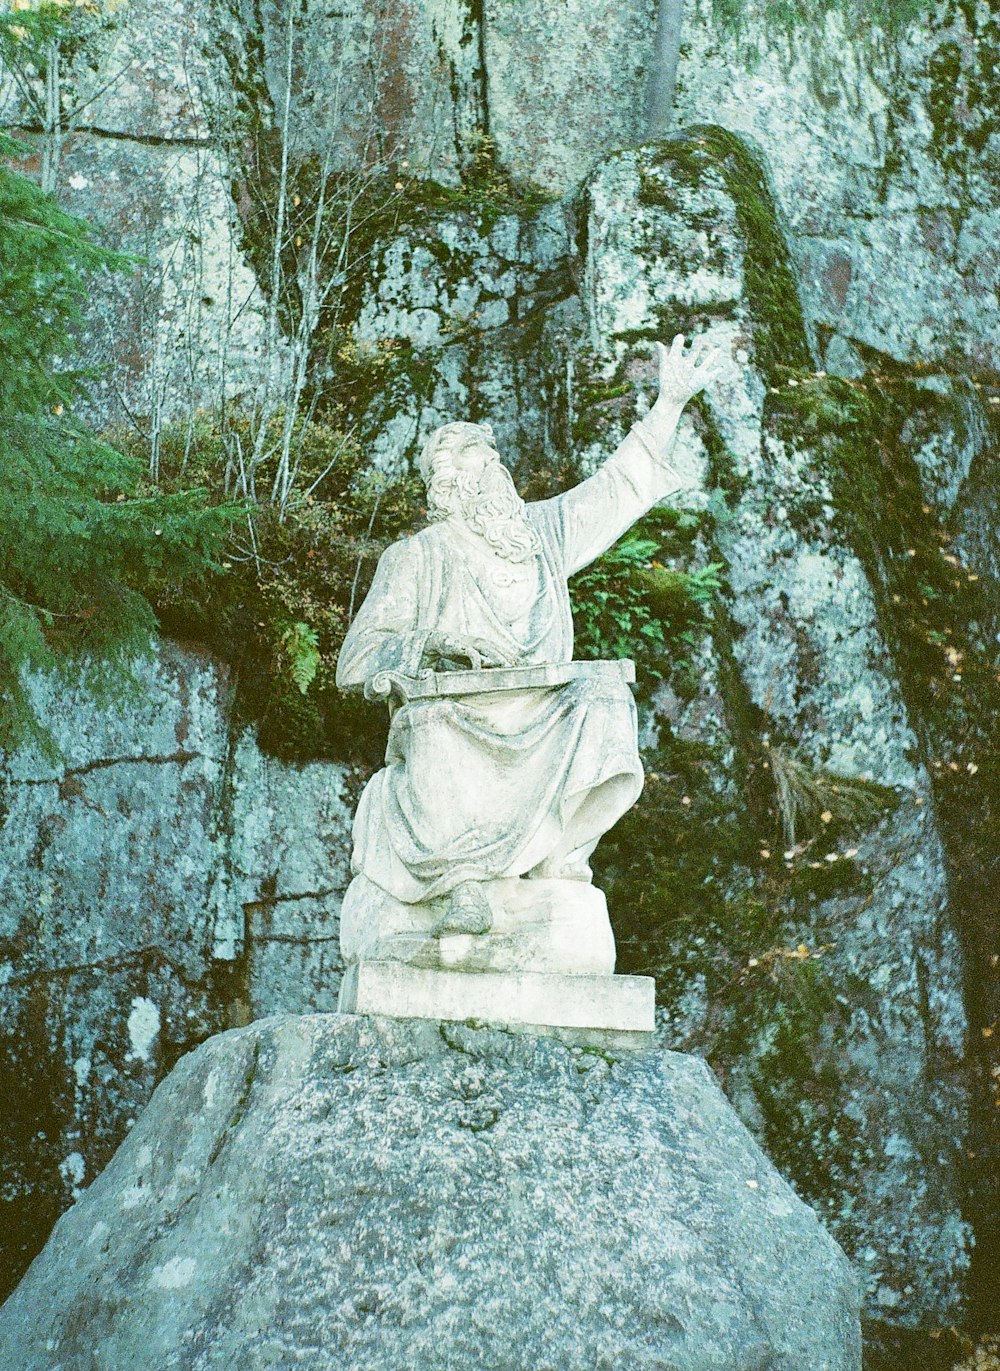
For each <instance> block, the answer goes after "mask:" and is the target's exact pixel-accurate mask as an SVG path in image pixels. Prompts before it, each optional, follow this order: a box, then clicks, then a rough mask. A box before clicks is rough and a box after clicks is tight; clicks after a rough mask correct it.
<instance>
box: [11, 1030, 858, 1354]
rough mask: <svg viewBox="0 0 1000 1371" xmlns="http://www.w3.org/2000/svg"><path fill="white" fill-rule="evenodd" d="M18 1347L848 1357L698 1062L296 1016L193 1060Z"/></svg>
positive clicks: (745, 1146) (843, 1316)
mask: <svg viewBox="0 0 1000 1371" xmlns="http://www.w3.org/2000/svg"><path fill="white" fill-rule="evenodd" d="M0 1342H2V1343H3V1345H4V1347H5V1349H6V1359H5V1365H6V1367H7V1368H8V1369H9V1371H52V1368H53V1367H55V1366H58V1367H60V1368H62V1371H83V1368H84V1367H86V1368H87V1371H119V1368H121V1369H122V1371H124V1368H126V1367H132V1366H136V1365H140V1364H141V1365H151V1364H155V1365H156V1366H157V1367H159V1368H162V1371H171V1369H172V1368H174V1369H175V1371H180V1368H184V1371H209V1368H222V1367H232V1366H240V1367H241V1368H244V1369H245V1371H255V1369H256V1368H263V1367H283V1368H291V1367H293V1366H298V1365H303V1364H308V1365H310V1366H314V1367H316V1368H327V1367H329V1368H331V1371H332V1368H333V1367H340V1366H344V1365H350V1366H352V1367H355V1368H357V1369H358V1371H362V1368H364V1369H365V1371H378V1369H379V1368H386V1369H387V1371H388V1369H389V1368H392V1371H396V1368H398V1367H401V1366H404V1365H405V1366H407V1367H412V1368H414V1369H415V1371H419V1369H420V1368H427V1369H428V1371H432V1369H433V1371H437V1368H439V1367H440V1366H442V1365H448V1366H451V1367H453V1368H456V1371H457V1369H458V1368H464V1367H469V1368H472V1367H476V1368H479V1367H482V1366H489V1367H491V1368H495V1371H505V1369H507V1368H509V1371H522V1368H524V1367H525V1366H538V1367H541V1366H548V1367H552V1368H553V1371H579V1368H581V1367H584V1366H587V1367H605V1368H609V1371H610V1368H618V1367H623V1366H629V1367H635V1368H650V1371H651V1369H652V1368H653V1367H663V1366H666V1365H669V1366H671V1367H673V1368H676V1371H695V1369H696V1368H697V1371H708V1368H717V1371H760V1368H763V1367H765V1366H766V1367H771V1368H774V1371H778V1369H779V1368H781V1369H782V1371H802V1369H803V1368H804V1367H809V1368H810V1371H856V1368H858V1367H860V1338H859V1328H858V1308H857V1293H856V1288H855V1283H854V1277H853V1274H852V1272H851V1269H850V1267H849V1265H848V1263H847V1261H846V1259H845V1258H844V1256H843V1254H842V1253H841V1252H840V1251H839V1249H838V1248H837V1247H836V1245H835V1244H834V1242H833V1241H832V1239H831V1238H830V1237H829V1236H828V1235H827V1234H826V1233H825V1231H824V1230H823V1229H822V1227H821V1226H820V1224H819V1223H818V1221H817V1220H816V1217H815V1215H814V1214H813V1213H812V1212H811V1211H810V1210H809V1209H808V1208H807V1207H806V1206H805V1205H803V1204H802V1203H801V1202H800V1201H799V1200H797V1199H796V1198H795V1196H794V1194H793V1193H792V1191H791V1190H790V1189H789V1187H788V1186H787V1185H786V1184H785V1183H784V1182H783V1181H782V1180H781V1178H780V1177H779V1176H778V1174H777V1172H776V1171H775V1170H774V1168H773V1167H772V1166H771V1165H770V1164H769V1163H768V1161H767V1160H766V1158H765V1157H764V1155H763V1153H762V1152H761V1151H760V1149H759V1148H758V1147H757V1146H756V1144H755V1143H754V1142H753V1141H752V1139H751V1137H750V1135H749V1134H748V1133H747V1132H746V1130H745V1129H744V1128H743V1126H742V1125H741V1124H740V1123H739V1121H738V1120H737V1118H736V1116H735V1115H734V1114H733V1112H732V1110H731V1109H730V1107H729V1106H728V1105H727V1103H726V1102H725V1099H724V1097H723V1096H722V1093H721V1091H720V1090H719V1088H718V1086H717V1085H716V1083H715V1080H714V1078H713V1077H712V1076H711V1073H710V1072H709V1071H708V1070H707V1068H706V1067H705V1065H704V1064H703V1063H702V1062H700V1061H698V1060H697V1059H694V1058H687V1057H683V1056H678V1055H675V1054H662V1053H636V1054H629V1055H626V1056H624V1057H622V1058H620V1059H619V1060H614V1059H609V1058H607V1057H605V1056H604V1055H602V1054H596V1053H593V1052H588V1051H586V1050H583V1049H572V1048H566V1047H563V1046H561V1045H558V1044H554V1043H551V1042H546V1041H542V1040H530V1039H524V1038H513V1037H511V1036H508V1035H506V1034H503V1033H498V1032H494V1031H490V1030H482V1029H480V1030H476V1029H470V1028H463V1027H459V1026H454V1027H448V1026H439V1025H438V1024H436V1023H429V1022H428V1023H417V1022H412V1021H411V1022H393V1021H390V1020H379V1019H355V1018H351V1017H349V1016H329V1015H313V1016H307V1017H303V1018H294V1017H284V1016H283V1017H280V1018H273V1019H268V1020H264V1021H261V1022H258V1023H256V1024H253V1025H251V1026H249V1027H248V1028H245V1029H241V1030H237V1031H235V1032H231V1033H226V1034H222V1035H220V1036H218V1037H216V1038H214V1039H212V1040H211V1041H210V1042H208V1043H205V1044H203V1045H202V1046H201V1047H200V1048H198V1049H197V1050H196V1051H195V1052H194V1053H192V1054H191V1055H189V1056H188V1057H186V1058H185V1059H184V1060H183V1061H181V1062H180V1063H179V1064H178V1066H177V1067H176V1068H175V1069H174V1072H173V1073H172V1075H171V1076H170V1077H169V1078H168V1079H167V1080H166V1081H165V1082H164V1083H163V1084H162V1085H161V1086H160V1088H159V1090H158V1091H157V1093H156V1095H155V1096H154V1098H153V1100H152V1102H151V1104H150V1106H149V1107H148V1109H147V1110H146V1112H145V1113H144V1115H143V1116H142V1118H141V1119H140V1120H139V1121H138V1123H137V1124H136V1126H135V1128H134V1129H133V1131H132V1133H131V1134H130V1136H129V1138H128V1140H127V1142H126V1143H125V1145H124V1146H123V1147H122V1148H121V1149H120V1151H119V1153H118V1155H117V1156H116V1158H115V1159H114V1161H113V1162H112V1163H111V1164H110V1165H109V1166H108V1168H107V1169H106V1170H105V1172H104V1173H103V1174H102V1176H101V1177H100V1178H99V1179H98V1180H97V1181H96V1182H95V1183H94V1185H93V1186H91V1187H90V1189H89V1190H88V1192H87V1194H86V1195H85V1196H84V1197H83V1198H82V1199H81V1200H80V1201H78V1203H77V1204H76V1205H75V1206H74V1207H73V1209H71V1210H70V1211H69V1213H68V1214H66V1215H65V1216H64V1218H63V1219H62V1220H61V1221H60V1223H59V1224H58V1225H57V1227H56V1230H55V1232H54V1233H53V1236H52V1238H51V1240H50V1242H49V1245H48V1247H47V1248H46V1250H45V1251H44V1253H43V1254H42V1255H41V1256H40V1257H39V1258H38V1259H37V1260H36V1262H35V1264H34V1265H33V1267H32V1269H31V1271H30V1272H29V1274H28V1276H27V1277H26V1279H25V1280H24V1282H23V1283H22V1285H21V1287H20V1288H19V1289H18V1291H17V1292H16V1293H15V1295H14V1296H13V1297H12V1298H11V1299H10V1300H9V1301H8V1303H7V1305H6V1306H5V1307H4V1309H3V1311H2V1313H0Z"/></svg>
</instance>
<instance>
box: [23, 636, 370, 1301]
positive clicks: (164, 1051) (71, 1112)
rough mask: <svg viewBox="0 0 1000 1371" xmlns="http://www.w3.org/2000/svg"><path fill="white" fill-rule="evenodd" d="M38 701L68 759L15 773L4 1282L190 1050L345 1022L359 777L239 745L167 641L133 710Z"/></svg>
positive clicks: (57, 689) (26, 760) (212, 672)
mask: <svg viewBox="0 0 1000 1371" xmlns="http://www.w3.org/2000/svg"><path fill="white" fill-rule="evenodd" d="M37 698H38V703H39V706H40V712H41V715H42V717H43V718H45V720H46V721H47V723H48V725H49V727H50V729H51V730H52V732H53V735H54V737H55V740H56V742H57V744H58V745H59V746H60V747H61V748H62V751H63V757H62V760H61V761H60V762H58V763H57V764H53V763H51V762H48V761H46V760H45V759H43V758H41V757H39V756H36V755H34V754H31V753H28V752H21V753H17V754H14V755H13V756H11V757H9V758H7V759H6V765H5V767H4V770H3V771H2V773H0V800H2V804H0V847H2V852H3V860H2V861H0V1030H2V1034H3V1040H4V1053H3V1057H4V1066H3V1085H2V1090H3V1096H4V1099H5V1100H6V1101H7V1108H6V1120H5V1136H4V1142H3V1148H4V1154H5V1155H4V1167H5V1174H7V1175H8V1176H9V1178H10V1179H9V1181H8V1183H7V1185H6V1188H5V1194H4V1200H5V1203H6V1206H7V1212H6V1215H5V1222H4V1226H3V1227H4V1239H5V1244H9V1249H8V1250H7V1252H6V1255H5V1259H4V1266H5V1269H6V1271H7V1272H8V1279H9V1280H10V1279H16V1276H17V1274H18V1272H19V1271H20V1270H21V1269H23V1265H24V1262H25V1260H26V1259H28V1258H30V1257H31V1255H33V1253H34V1252H35V1251H37V1249H38V1247H39V1245H40V1244H41V1242H42V1241H43V1240H44V1238H45V1235H46V1232H47V1229H48V1225H49V1224H50V1223H51V1222H52V1220H53V1219H54V1218H55V1216H56V1213H58V1211H59V1209H60V1208H61V1207H62V1206H64V1205H65V1203H66V1202H67V1201H68V1200H69V1199H70V1198H71V1197H72V1196H73V1195H74V1194H76V1193H78V1191H79V1188H80V1186H81V1185H85V1184H87V1183H89V1182H90V1181H91V1180H92V1179H93V1177H94V1176H95V1175H96V1173H97V1172H98V1171H99V1170H100V1168H101V1167H102V1166H103V1165H104V1163H105V1162H106V1161H107V1160H108V1158H109V1157H110V1155H111V1153H112V1152H113V1150H114V1148H115V1147H116V1146H117V1144H118V1143H119V1142H120V1140H121V1138H122V1137H123V1135H124V1133H125V1131H126V1129H127V1127H128V1126H129V1124H130V1123H131V1122H132V1120H133V1119H134V1117H135V1115H136V1114H137V1113H138V1111H139V1109H140V1108H141V1107H142V1105H143V1104H144V1103H145V1102H146V1100H147V1099H148V1098H149V1095H150V1093H151V1092H152V1090H153V1087H154V1086H155V1085H156V1083H157V1081H159V1080H160V1079H161V1078H162V1077H163V1075H164V1074H165V1073H166V1072H167V1071H168V1070H169V1069H170V1067H171V1066H172V1065H173V1063H174V1062H175V1061H176V1060H177V1057H178V1056H179V1055H180V1053H182V1052H183V1051H185V1050H187V1048H188V1047H190V1046H191V1045H192V1044H193V1043H195V1042H199V1041H200V1040H201V1039H202V1038H204V1037H206V1036H207V1035H208V1034H209V1033H211V1032H215V1031H217V1030H218V1029H219V1028H224V1027H228V1026H229V1025H231V1024H234V1023H244V1022H246V1021H248V1020H249V1019H250V1018H253V1017H255V1016H258V1015H260V1014H266V1013H270V1012H272V1011H273V1010H275V1009H278V1008H281V1009H284V1010H285V1011H287V1012H297V1011H305V1010H311V1009H332V1008H333V1006H334V1005H335V1003H336V995H337V987H338V984H339V977H340V961H339V954H338V938H337V935H338V924H339V910H340V899H341V895H342V892H343V889H344V887H345V886H346V884H347V879H348V873H347V837H348V832H349V825H350V812H351V804H350V800H349V799H348V798H347V796H346V795H345V789H344V787H345V780H346V773H345V772H344V770H343V769H342V768H339V767H335V766H331V765H329V764H324V763H314V764H312V765H309V766H305V767H293V766H288V765H283V764H281V763H277V762H275V761H273V760H272V759H269V758H266V757H264V756H263V755H262V754H261V753H260V752H259V750H258V749H257V747H256V745H255V743H254V742H253V738H252V735H249V734H245V733H238V734H237V735H236V736H233V735H232V734H231V730H230V726H229V722H228V719H229V690H228V686H227V683H226V678H225V674H224V673H223V672H222V671H221V670H220V668H219V666H218V665H217V664H216V663H215V662H213V661H212V660H211V659H210V658H207V657H205V656H203V655H199V654H194V653H191V652H189V651H183V650H178V649H177V648H174V647H172V646H170V645H164V646H163V648H162V649H161V650H160V653H159V658H158V660H157V661H156V662H154V663H153V664H151V665H149V666H144V667H142V668H141V669H140V671H139V674H138V685H137V689H136V691H135V692H134V694H133V696H132V698H125V699H119V700H118V701H116V702H115V703H113V704H112V703H111V702H109V701H107V700H104V701H100V702H98V701H97V700H95V699H94V698H93V696H92V695H89V694H88V693H87V692H85V691H83V690H81V689H79V688H73V687H72V685H71V684H69V683H67V682H65V681H62V682H59V683H56V682H53V681H41V682H39V683H38V686H37Z"/></svg>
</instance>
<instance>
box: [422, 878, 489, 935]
mask: <svg viewBox="0 0 1000 1371" xmlns="http://www.w3.org/2000/svg"><path fill="white" fill-rule="evenodd" d="M492 926H493V911H492V910H491V909H490V902H489V900H487V898H486V896H485V894H484V893H483V887H482V883H481V882H480V881H463V882H462V884H461V885H457V886H456V887H455V889H454V890H453V891H452V892H451V895H450V896H449V897H448V905H447V908H446V909H445V911H444V913H443V914H442V915H441V917H440V919H438V921H437V923H436V924H435V926H434V933H435V935H437V936H438V937H440V935H441V934H442V933H488V932H489V931H490V929H491V928H492Z"/></svg>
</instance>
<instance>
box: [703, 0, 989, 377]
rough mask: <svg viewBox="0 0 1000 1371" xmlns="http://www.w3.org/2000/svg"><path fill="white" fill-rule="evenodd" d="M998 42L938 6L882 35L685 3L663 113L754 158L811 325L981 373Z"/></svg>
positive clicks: (857, 22) (862, 27)
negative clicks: (726, 132)
mask: <svg viewBox="0 0 1000 1371" xmlns="http://www.w3.org/2000/svg"><path fill="white" fill-rule="evenodd" d="M998 42H1000V22H998V16H997V14H996V11H995V9H993V8H991V7H990V6H988V5H985V4H979V5H960V4H956V3H954V0H941V2H940V3H938V4H929V5H928V6H927V7H926V12H923V13H920V14H918V15H914V17H913V18H912V19H911V20H910V21H909V22H908V23H906V24H903V25H902V26H900V27H899V28H898V29H897V31H895V32H893V33H886V32H883V31H881V30H879V29H878V28H876V27H874V25H873V23H872V18H871V16H870V15H869V14H867V13H863V12H862V11H861V10H857V11H855V10H853V9H851V8H849V7H847V6H839V5H837V6H829V7H827V8H826V9H825V10H824V11H823V13H822V15H821V16H820V15H814V14H809V15H807V13H806V11H805V9H803V11H802V16H801V22H796V21H795V20H794V19H793V20H792V22H791V23H790V24H786V23H785V22H784V21H783V20H779V19H778V18H777V16H776V15H775V13H774V12H773V10H772V9H771V7H770V6H769V5H768V3H767V0H753V3H751V4H748V5H741V6H740V7H739V11H738V14H737V13H736V12H735V11H732V10H728V11H723V10H722V8H721V7H712V6H698V7H697V9H696V10H690V9H689V11H688V13H687V14H686V16H685V31H684V46H683V48H682V53H681V61H680V67H679V72H678V94H677V108H676V118H677V122H678V124H679V125H681V126H683V125H684V124H687V123H693V122H698V121H699V120H711V122H713V123H719V124H722V125H723V126H724V127H726V128H730V129H733V130H735V131H738V132H740V133H742V134H744V135H746V136H747V137H748V138H750V139H751V140H752V141H753V142H754V143H755V145H756V146H758V147H759V148H760V149H761V150H762V151H763V153H764V156H765V158H766V161H767V164H768V167H769V168H770V173H771V175H772V177H773V182H774V187H775V192H776V196H777V199H778V203H779V205H780V207H781V211H782V213H783V214H784V215H785V217H786V219H787V223H788V227H789V241H790V244H791V246H792V250H793V253H794V256H795V259H796V263H797V265H798V267H799V269H800V271H801V274H802V282H803V290H804V296H803V303H804V306H805V311H806V315H807V317H808V318H809V319H810V320H811V321H812V322H813V323H814V324H819V325H822V327H823V329H824V330H831V331H833V332H835V333H836V334H838V335H841V336H842V337H847V338H853V339H856V340H859V341H860V342H862V343H866V344H868V345H869V346H871V347H875V348H878V349H879V350H881V351H883V352H888V353H890V354H891V355H892V356H894V357H896V358H899V359H902V360H912V361H927V360H929V359H932V358H934V359H939V360H940V361H942V362H949V363H950V362H953V361H954V360H956V359H958V358H965V359H967V360H968V361H969V362H971V363H972V364H973V365H974V366H982V367H990V366H992V367H996V365H997V355H998V354H997V349H998V346H1000V338H998V335H997V328H996V317H995V309H994V307H993V304H992V297H993V289H994V288H995V286H996V283H997V281H998V279H1000V252H998V247H997V244H998V238H1000V231H998V225H1000V199H998V193H997V187H998V185H1000V180H998V177H997V174H996V159H997V155H998V150H1000V149H998V141H997V134H996V132H995V130H996V127H997V117H998V111H1000V88H998V86H997V75H996V74H997V70H998V68H997V60H996V54H997V47H998ZM973 263H974V264H975V265H974V267H973ZM827 336H828V335H827Z"/></svg>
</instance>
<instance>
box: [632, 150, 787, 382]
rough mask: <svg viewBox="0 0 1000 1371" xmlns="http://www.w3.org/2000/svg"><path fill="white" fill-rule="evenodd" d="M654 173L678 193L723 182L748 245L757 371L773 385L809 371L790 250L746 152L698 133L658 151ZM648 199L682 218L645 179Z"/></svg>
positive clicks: (747, 285) (747, 288) (653, 181)
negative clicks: (779, 376) (786, 370)
mask: <svg viewBox="0 0 1000 1371" xmlns="http://www.w3.org/2000/svg"><path fill="white" fill-rule="evenodd" d="M652 165H654V166H658V167H663V168H664V169H665V170H666V171H667V172H668V173H669V175H670V177H671V179H672V180H673V181H674V182H675V183H676V184H678V185H680V186H687V187H690V188H692V189H696V188H697V187H698V186H700V185H701V183H702V181H703V179H705V178H707V177H712V178H718V180H720V181H721V184H722V186H723V188H724V189H725V191H726V193H727V194H728V195H729V196H730V198H731V199H732V201H733V204H734V206H735V210H736V223H737V228H738V231H739V234H740V237H741V239H742V242H743V254H744V259H743V272H744V293H745V298H746V299H747V300H748V301H749V302H750V304H751V306H752V309H753V317H754V323H755V329H754V350H755V354H756V360H757V365H758V367H759V369H760V370H761V372H762V373H763V374H764V376H765V377H767V378H771V377H772V376H774V375H775V374H776V369H777V368H778V367H779V366H792V367H808V366H809V365H810V352H809V344H808V340H807V338H806V333H805V327H804V325H803V321H802V305H801V302H800V300H799V292H798V285H797V283H796V280H795V274H794V271H793V268H792V262H791V257H790V256H789V252H788V246H787V244H786V242H785V238H784V235H783V234H782V231H781V227H780V225H779V223H778V219H777V215H776V213H775V209H774V202H773V199H772V197H771V192H770V189H769V187H768V184H767V177H766V175H765V173H764V169H763V167H762V165H761V163H760V162H759V161H758V159H757V158H756V157H755V156H754V154H753V153H752V152H751V151H750V149H749V148H748V147H747V145H746V144H745V143H744V142H743V141H742V140H741V139H740V138H738V137H737V136H736V134H734V133H730V132H729V130H728V129H723V128H719V127H718V126H716V125H712V124H704V125H696V126H695V127H693V128H690V129H686V130H685V132H684V133H683V134H682V135H680V136H679V137H677V138H670V139H667V140H666V141H665V142H662V143H659V144H658V145H657V151H656V155H655V159H654V161H653V163H652ZM642 198H643V199H644V201H645V203H647V204H660V205H662V206H663V208H665V209H667V210H676V208H677V207H676V204H675V202H674V200H673V198H672V195H671V192H670V190H669V189H664V188H663V186H662V184H661V183H660V182H659V180H658V179H657V178H654V177H650V176H647V177H646V178H645V179H644V182H643V192H642Z"/></svg>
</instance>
